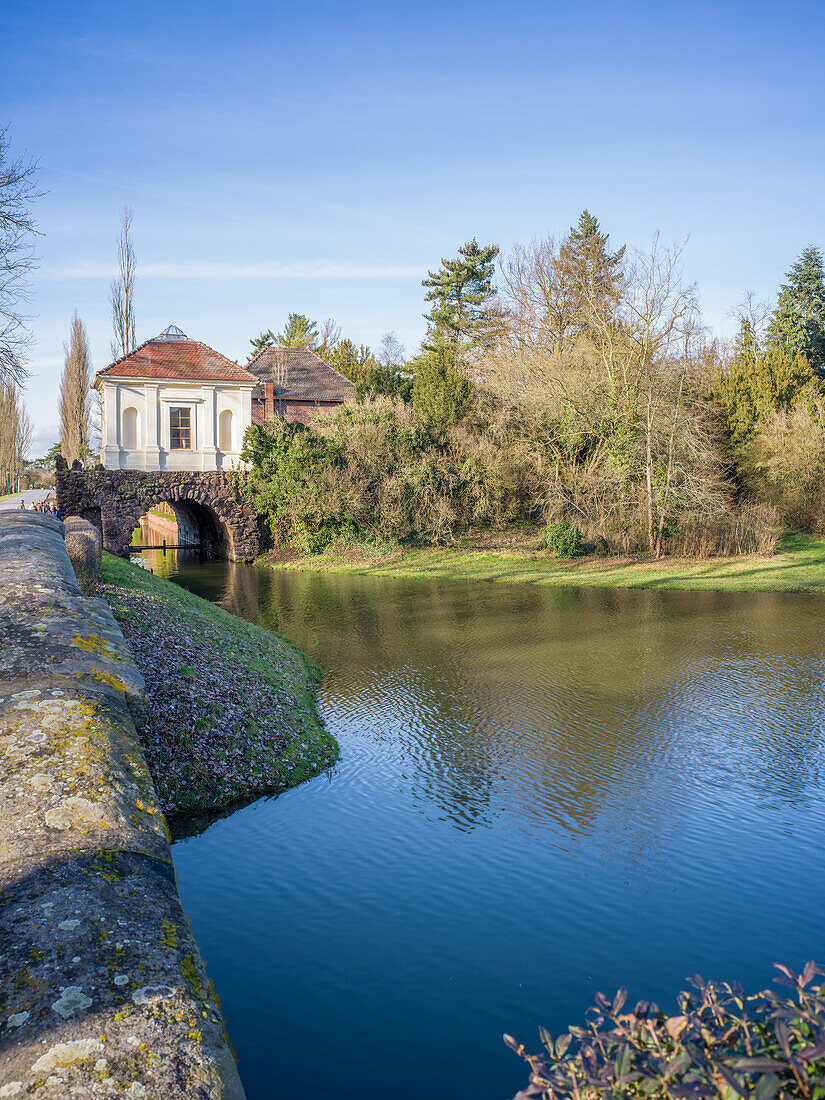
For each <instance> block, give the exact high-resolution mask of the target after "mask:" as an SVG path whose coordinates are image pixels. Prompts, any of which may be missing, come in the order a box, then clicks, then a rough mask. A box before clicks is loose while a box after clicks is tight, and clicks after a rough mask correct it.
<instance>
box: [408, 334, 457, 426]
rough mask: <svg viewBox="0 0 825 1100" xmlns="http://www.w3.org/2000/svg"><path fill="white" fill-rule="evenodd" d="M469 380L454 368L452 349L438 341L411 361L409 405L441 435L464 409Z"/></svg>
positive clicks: (453, 424) (454, 423)
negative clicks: (412, 363)
mask: <svg viewBox="0 0 825 1100" xmlns="http://www.w3.org/2000/svg"><path fill="white" fill-rule="evenodd" d="M469 403H470V383H469V382H468V381H467V379H466V378H465V377H464V375H463V374H460V373H459V372H458V371H457V370H456V368H455V358H454V355H453V352H452V350H451V349H450V348H449V347H448V346H447V345H446V344H445V343H443V342H440V343H439V344H438V345H437V346H436V347H434V348H433V349H432V350H431V351H427V352H425V353H424V354H423V355H421V356H419V358H418V359H417V360H416V361H415V378H414V381H413V387H412V405H413V408H414V409H417V410H418V412H419V413H421V416H422V419H423V420H424V423H425V424H426V425H427V427H428V428H429V429H430V431H432V432H434V433H435V434H437V435H441V436H445V435H447V433H448V432H449V431H450V429H451V428H453V427H455V425H456V424H457V423H458V421H459V420H460V419H461V418H462V416H463V415H464V413H465V412H466V411H467V407H468V405H469Z"/></svg>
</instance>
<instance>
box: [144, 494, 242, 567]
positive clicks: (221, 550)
mask: <svg viewBox="0 0 825 1100" xmlns="http://www.w3.org/2000/svg"><path fill="white" fill-rule="evenodd" d="M130 547H131V549H132V550H197V551H199V552H200V553H201V554H203V555H204V556H205V557H209V558H230V559H231V557H232V536H231V533H230V531H229V528H228V527H227V526H226V524H225V523H223V521H222V520H221V519H220V517H219V516H218V514H217V513H216V512H215V511H214V509H212V508H210V507H209V506H208V505H206V504H201V503H200V502H199V501H194V500H163V501H159V502H157V503H156V504H153V505H152V506H151V508H149V509H148V510H147V511H146V512H144V514H143V515H142V516H141V517H140V519H139V520H138V523H137V526H136V527H135V528H134V530H133V531H132V537H131V542H130Z"/></svg>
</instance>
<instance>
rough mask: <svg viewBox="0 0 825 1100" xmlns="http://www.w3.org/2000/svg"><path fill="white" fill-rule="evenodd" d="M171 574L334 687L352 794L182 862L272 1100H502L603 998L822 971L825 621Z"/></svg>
mask: <svg viewBox="0 0 825 1100" xmlns="http://www.w3.org/2000/svg"><path fill="white" fill-rule="evenodd" d="M147 556H150V557H154V558H155V563H154V564H155V569H156V571H157V572H160V573H162V574H163V573H166V574H168V575H171V576H173V577H174V579H176V580H178V581H179V582H180V583H181V584H184V585H185V586H186V587H187V588H190V589H191V590H193V591H195V592H197V593H199V594H200V595H202V596H205V597H207V598H208V599H211V600H214V601H216V602H217V603H219V604H221V605H222V606H223V607H226V608H227V609H228V610H230V611H233V612H235V613H236V614H239V615H243V616H245V617H247V618H249V619H250V620H252V621H254V622H256V623H259V624H261V625H263V626H266V627H269V628H271V629H273V630H276V631H278V632H280V633H282V634H284V635H286V637H288V638H290V639H291V640H292V641H293V642H294V643H295V644H296V645H297V646H299V647H300V648H301V649H303V650H304V651H305V652H306V653H308V654H309V655H310V656H311V657H312V658H313V659H314V660H315V661H316V662H318V664H320V665H321V666H322V667H323V669H324V670H325V677H324V681H323V683H322V685H321V688H320V691H319V707H320V711H321V714H322V716H323V718H324V721H325V722H326V724H327V727H328V728H329V729H330V730H331V731H332V733H334V734H335V736H336V737H337V738H338V740H339V742H340V745H341V759H340V762H339V764H338V765H337V766H336V768H335V770H334V772H333V773H332V774H331V775H327V776H322V777H319V778H317V779H315V780H312V781H310V782H308V783H305V784H304V785H303V786H301V787H298V788H297V789H295V790H292V791H289V792H288V793H286V794H284V795H282V796H280V797H278V798H271V799H262V800H259V801H257V802H255V803H253V804H251V805H248V806H246V807H244V808H242V809H239V810H237V811H235V812H234V813H232V814H230V815H229V816H226V817H224V818H222V819H220V820H216V821H214V822H212V823H211V824H210V823H208V822H206V821H199V822H197V823H195V825H193V828H198V829H201V830H202V831H200V832H199V833H198V834H197V835H191V836H189V837H186V838H185V839H180V840H178V841H177V843H176V844H175V847H174V857H175V865H176V867H177V872H178V877H179V880H180V889H181V895H182V897H183V902H184V905H185V907H186V910H187V912H188V913H189V915H190V917H191V919H192V923H193V925H194V928H195V933H196V935H197V938H198V941H199V943H200V945H201V948H202V951H203V953H204V955H205V957H206V959H207V962H208V967H209V973H210V976H211V977H212V979H213V981H214V983H215V986H216V988H217V990H218V993H219V995H220V998H221V1001H222V1003H223V1007H224V1011H225V1014H226V1018H227V1022H228V1026H229V1031H230V1035H231V1037H232V1041H233V1044H234V1046H235V1048H236V1050H237V1052H238V1059H239V1067H240V1071H241V1076H242V1078H243V1081H244V1084H245V1086H246V1089H247V1095H248V1097H249V1100H270V1098H272V1097H276V1096H284V1097H293V1096H299V1095H307V1096H312V1097H314V1098H327V1097H329V1098H332V1097H336V1098H339V1100H340V1098H344V1097H346V1098H349V1097H358V1098H359V1100H373V1098H375V1100H378V1098H379V1097H380V1098H381V1100H384V1098H386V1097H387V1096H392V1097H394V1098H399V1100H412V1098H416V1100H420V1098H423V1097H426V1098H428V1100H447V1098H454V1097H472V1098H473V1100H506V1098H508V1097H511V1096H512V1095H513V1093H514V1092H515V1091H516V1090H517V1089H519V1088H521V1087H523V1086H524V1084H526V1080H527V1075H526V1066H525V1065H524V1064H523V1063H522V1062H520V1061H519V1059H517V1058H516V1056H515V1055H514V1054H512V1053H511V1052H510V1051H509V1050H507V1049H506V1047H505V1046H504V1045H503V1043H502V1041H501V1035H502V1032H509V1033H511V1034H513V1035H515V1036H516V1037H517V1038H518V1039H520V1040H521V1041H523V1042H525V1043H527V1044H528V1046H530V1047H531V1048H533V1049H537V1047H538V1036H537V1027H538V1025H539V1024H543V1025H545V1026H547V1027H548V1028H549V1029H550V1030H551V1031H552V1032H554V1033H557V1032H559V1031H562V1030H564V1029H565V1028H566V1026H567V1024H569V1023H577V1022H580V1021H581V1019H582V1017H583V1014H584V1011H585V1009H586V1008H587V1007H588V1006H589V1005H590V1004H592V1001H593V995H594V994H595V993H596V991H597V990H603V991H605V992H607V993H612V992H614V991H615V989H616V988H618V987H619V986H620V985H627V986H629V987H630V992H631V997H636V998H641V997H648V998H652V999H654V1000H656V1001H657V1002H658V1003H659V1004H660V1005H662V1006H663V1007H667V1008H670V1007H673V1005H674V998H675V994H676V992H677V991H678V990H679V989H682V988H685V987H686V978H687V977H688V976H689V975H691V974H694V973H697V972H699V973H701V974H703V975H704V976H705V977H717V978H724V979H733V978H738V979H740V980H741V981H742V982H743V983H744V984H745V986H746V988H747V989H749V990H751V991H756V990H757V989H760V988H764V987H765V986H767V985H768V984H769V983H770V982H771V979H772V963H773V962H774V961H784V962H786V963H789V964H790V965H792V966H794V967H795V968H799V967H800V966H801V964H802V963H803V962H804V961H805V960H806V959H808V958H818V960H819V961H820V962H822V961H825V950H823V946H825V945H824V944H823V932H825V917H823V914H825V876H823V874H822V852H823V849H825V799H823V793H824V791H825V750H824V749H823V743H825V695H824V694H823V680H824V679H825V599H823V598H822V597H816V596H804V595H770V594H768V595H766V594H757V595H741V594H736V595H725V594H719V593H708V592H704V593H678V592H650V591H619V590H612V591H611V590H606V589H605V590H600V589H581V588H543V587H535V586H530V585H507V584H492V583H483V582H466V583H465V582H449V581H443V580H438V581H435V580H433V581H428V580H421V579H418V580H390V579H379V578H368V577H351V576H333V575H323V574H314V573H301V572H276V571H271V570H266V569H263V568H256V567H248V566H247V567H245V566H240V565H232V564H230V563H228V562H198V561H197V560H192V559H191V558H190V559H189V560H187V556H186V555H185V554H179V555H177V556H174V555H172V554H169V555H166V556H165V557H164V556H162V555H147Z"/></svg>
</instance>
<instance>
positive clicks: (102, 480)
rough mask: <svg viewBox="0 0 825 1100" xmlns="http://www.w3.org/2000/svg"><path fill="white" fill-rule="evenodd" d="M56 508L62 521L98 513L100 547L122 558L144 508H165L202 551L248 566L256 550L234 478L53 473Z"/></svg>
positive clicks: (253, 519)
mask: <svg viewBox="0 0 825 1100" xmlns="http://www.w3.org/2000/svg"><path fill="white" fill-rule="evenodd" d="M57 503H58V507H59V508H60V510H61V512H62V513H63V515H64V516H71V515H83V514H88V512H89V511H91V510H99V513H100V521H101V526H102V529H103V546H104V548H105V549H106V550H109V551H110V552H111V553H114V554H119V555H120V556H121V557H128V555H129V545H130V542H131V538H132V532H133V531H134V529H135V527H137V526H138V525H139V523H140V519H141V517H142V516H144V515H145V514H146V512H148V511H149V509H150V508H152V507H154V506H156V505H159V504H168V505H169V506H170V507H171V508H172V510H173V512H174V513H175V516H176V517H179V522H180V523H182V524H183V525H184V528H185V529H186V530H187V531H188V532H189V533H190V534H192V536H193V537H195V532H197V538H198V541H199V544H200V545H201V546H203V548H204V550H206V551H207V552H208V553H211V554H213V555H214V556H215V557H225V558H229V559H230V560H231V561H251V560H252V559H253V558H254V557H256V556H257V554H258V552H259V548H260V538H259V533H258V520H257V516H256V515H255V512H254V510H253V509H252V508H251V507H250V506H249V505H248V504H247V503H246V501H245V500H244V498H243V495H242V493H241V491H240V481H239V475H237V474H224V473H213V472H209V473H156V472H154V471H151V472H150V471H143V470H104V469H102V468H97V469H94V470H74V469H73V470H69V469H67V468H66V467H65V465H64V466H62V467H59V468H58V470H57Z"/></svg>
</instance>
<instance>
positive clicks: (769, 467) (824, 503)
mask: <svg viewBox="0 0 825 1100" xmlns="http://www.w3.org/2000/svg"><path fill="white" fill-rule="evenodd" d="M739 460H740V472H741V475H742V478H743V480H744V482H745V484H746V485H747V486H748V489H749V490H750V491H751V493H752V494H753V495H754V496H756V497H757V498H758V499H761V500H764V501H767V502H768V503H769V504H771V505H773V506H774V507H775V508H776V509H777V510H778V511H779V514H780V515H781V516H782V518H783V519H784V520H786V521H787V522H788V523H791V524H793V525H794V526H797V527H802V528H804V529H805V530H809V531H817V532H823V531H825V397H823V396H822V395H821V394H819V395H816V396H814V397H812V398H811V399H810V400H809V401H800V402H799V404H798V405H797V406H796V407H795V408H794V409H792V410H791V411H790V412H784V411H783V412H778V413H776V414H775V415H774V416H773V417H772V418H771V419H770V420H769V421H767V423H766V424H765V425H764V426H763V427H762V430H761V431H760V432H759V433H758V434H757V435H755V436H754V437H753V438H752V439H751V440H749V441H748V443H746V444H745V445H743V446H742V447H741V448H740V451H739Z"/></svg>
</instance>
